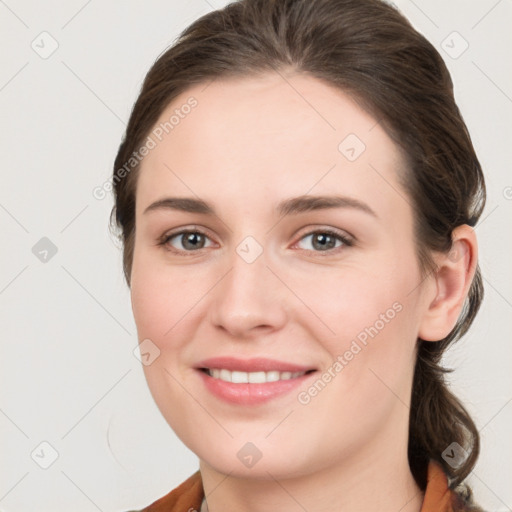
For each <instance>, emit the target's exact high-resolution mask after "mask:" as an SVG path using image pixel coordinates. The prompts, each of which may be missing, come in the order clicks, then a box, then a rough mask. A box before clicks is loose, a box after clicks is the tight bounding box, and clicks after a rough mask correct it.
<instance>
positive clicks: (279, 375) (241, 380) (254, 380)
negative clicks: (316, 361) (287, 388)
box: [200, 368, 316, 384]
mask: <svg viewBox="0 0 512 512" xmlns="http://www.w3.org/2000/svg"><path fill="white" fill-rule="evenodd" d="M200 370H201V371H202V372H204V373H206V374H207V375H209V376H210V377H212V378H214V379H218V380H222V381H224V382H231V383H233V384H265V383H267V382H277V381H280V380H291V379H298V378H299V377H303V376H304V375H308V374H310V373H312V372H314V371H316V370H307V371H302V372H279V371H268V372H264V371H259V372H242V371H237V370H233V371H231V370H227V369H225V368H200Z"/></svg>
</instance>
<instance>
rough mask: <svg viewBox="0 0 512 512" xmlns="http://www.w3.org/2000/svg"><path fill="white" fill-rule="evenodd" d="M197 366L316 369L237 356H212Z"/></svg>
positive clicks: (257, 369) (300, 370)
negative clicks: (238, 357)
mask: <svg viewBox="0 0 512 512" xmlns="http://www.w3.org/2000/svg"><path fill="white" fill-rule="evenodd" d="M196 368H198V369H200V368H210V369H212V368H225V369H226V370H230V371H240V372H276V371H277V372H292V373H293V372H307V371H308V370H316V368H314V367H312V366H304V365H299V364H294V363H288V362H285V361H277V360H276V359H268V358H266V357H255V358H252V359H237V358H235V357H229V356H225V357H212V358H210V359H205V360H204V361H201V362H200V363H198V364H197V366H196Z"/></svg>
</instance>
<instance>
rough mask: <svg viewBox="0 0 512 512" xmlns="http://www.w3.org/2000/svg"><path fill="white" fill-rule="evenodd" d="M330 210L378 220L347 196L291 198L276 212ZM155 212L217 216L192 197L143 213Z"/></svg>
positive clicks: (163, 202)
mask: <svg viewBox="0 0 512 512" xmlns="http://www.w3.org/2000/svg"><path fill="white" fill-rule="evenodd" d="M332 208H350V209H354V210H358V211H360V212H363V213H367V214H369V215H371V216H373V217H375V218H378V216H377V214H376V213H375V212H374V211H373V210H372V209H371V208H370V207H369V206H368V205H367V204H366V203H364V202H362V201H360V200H359V199H355V198H353V197H347V196H311V195H304V196H299V197H292V198H290V199H285V200H284V201H282V202H280V203H279V204H278V205H277V208H276V210H277V213H278V214H279V215H280V216H286V215H294V214H299V213H304V212H309V211H314V210H327V209H332ZM155 210H179V211H183V212H188V213H201V214H204V215H215V216H216V215H217V213H216V212H215V209H214V208H213V206H212V205H210V204H209V203H207V202H206V201H203V200H202V199H195V198H193V197H165V198H163V199H159V200H158V201H155V202H154V203H151V204H150V205H149V206H148V207H147V208H146V209H145V210H144V212H143V213H144V214H145V213H148V212H151V211H155Z"/></svg>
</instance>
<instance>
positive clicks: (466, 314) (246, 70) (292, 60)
mask: <svg viewBox="0 0 512 512" xmlns="http://www.w3.org/2000/svg"><path fill="white" fill-rule="evenodd" d="M284 69H293V70H296V71H298V72H301V73H304V74H308V75H310V76H312V77H315V78H317V79H321V80H323V81H324V82H325V83H327V84H330V85H332V86H335V87H337V88H339V89H341V90H343V91H345V92H347V93H348V94H350V95H351V96H352V97H353V98H354V99H355V100H356V101H357V102H358V103H359V104H360V105H361V106H362V107H363V108H365V109H366V110H367V111H369V112H370V113H372V114H373V115H374V116H375V117H376V118H377V119H378V120H379V121H380V123H381V124H382V126H383V127H384V128H385V129H386V131H387V133H388V134H389V135H390V136H391V137H392V138H393V140H394V141H395V142H396V143H397V144H398V146H399V147H401V148H402V150H403V153H404V155H405V156H406V160H407V163H408V171H407V173H406V175H405V176H402V177H401V179H402V180H403V185H404V187H405V189H406V190H407V192H408V194H409V200H410V202H411V203H412V205H413V207H414V211H415V229H416V245H417V253H418V261H419V263H420V267H421V271H422V275H423V276H424V277H425V276H427V275H428V274H429V273H430V272H435V271H436V269H435V266H434V264H433V260H432V258H431V251H442V252H445V253H446V252H448V251H449V250H450V248H451V243H452V238H451V237H452V231H453V229H454V228H455V227H457V226H459V225H462V224H469V225H470V226H475V224H476V222H477V220H478V219H479V217H480V215H481V213H482V210H483V208H484V205H485V197H486V193H485V183H484V178H483V174H482V169H481V167H480V163H479V161H478V159H477V156H476V154H475V151H474V148H473V145H472V142H471V139H470V136H469V133H468V131H467V128H466V125H465V123H464V121H463V118H462V116H461V114H460V112H459V109H458V107H457V105H456V104H455V100H454V95H453V84H452V81H451V78H450V74H449V72H448V70H447V68H446V65H445V63H444V62H443V60H442V58H441V56H440V55H439V53H438V52H437V50H436V49H435V48H434V47H433V46H432V45H431V44H430V43H429V42H428V41H427V40H426V39H425V37H423V36H422V35H421V34H419V33H418V32H417V31H416V30H414V28H413V27H412V26H411V24H410V23H409V22H408V20H407V19H406V18H405V17H404V16H402V15H401V14H400V13H399V12H398V11H397V10H396V9H395V8H393V7H392V6H390V5H388V4H386V3H384V2H383V1H380V0H240V1H238V2H233V3H231V4H229V5H227V6H226V7H225V8H223V9H220V10H217V11H213V12H210V13H208V14H206V15H204V16H202V17H201V18H199V19H198V20H196V21H195V22H194V23H193V24H192V25H190V26H189V27H188V28H187V29H186V30H184V31H183V33H182V34H181V35H180V37H179V38H178V40H177V41H176V42H175V43H174V44H173V45H172V47H171V48H169V49H168V50H167V51H165V52H164V53H163V54H162V55H161V56H160V57H159V58H158V59H157V60H156V62H155V63H154V64H153V66H152V67H151V69H150V70H149V72H148V74H147V76H146V78H145V80H144V83H143V85H142V89H141V92H140V95H139V97H138V99H137V101H136V103H135V105H134V107H133V110H132V113H131V116H130V119H129V122H128V126H127V129H126V135H125V137H124V139H123V141H122V143H121V145H120V147H119V151H118V154H117V157H116V159H115V164H114V176H113V185H114V194H115V206H114V208H113V210H112V216H111V221H112V225H114V219H115V224H117V226H118V227H119V228H120V230H121V238H122V242H123V246H124V252H123V267H124V273H125V277H126V281H127V283H128V285H129V286H130V274H131V265H132V257H133V246H134V233H135V193H136V186H137V171H138V166H134V168H133V170H132V171H131V172H129V173H127V174H126V176H124V177H123V178H122V179H120V177H119V174H118V173H116V169H117V170H119V169H120V168H122V167H123V166H124V165H125V164H126V162H128V161H129V159H130V157H131V156H132V155H133V154H134V152H135V151H136V150H137V149H138V148H139V147H140V146H141V145H142V144H143V141H144V140H145V139H146V138H147V136H148V134H149V133H150V131H151V129H152V128H153V126H154V125H155V123H156V122H157V120H158V118H159V117H160V115H161V113H162V111H163V110H164V109H165V108H166V107H167V106H168V105H169V103H170V102H171V101H172V100H173V99H174V98H176V97H177V96H178V95H179V94H180V93H183V92H184V91H186V90H187V88H189V87H190V86H192V85H195V84H199V83H206V82H208V81H210V80H213V79H215V78H218V77H248V76H251V75H254V74H258V73H263V72H268V71H278V72H279V71H280V70H284ZM482 298H483V286H482V278H481V274H480V269H479V267H478V265H477V268H476V273H475V277H474V279H473V282H472V284H471V288H470V291H469V294H468V297H467V298H466V301H465V304H464V307H463V311H462V313H461V315H460V317H459V320H458V322H457V324H456V326H455V327H454V329H453V330H452V332H451V333H450V334H449V335H448V336H447V337H446V338H445V339H443V340H441V341H438V342H426V341H423V340H421V339H418V356H417V360H416V366H415V372H414V381H413V389H412V398H411V409H410V422H409V445H408V457H409V465H410V468H411V472H412V474H413V476H414V478H415V480H416V482H417V483H418V486H419V487H420V488H421V489H422V490H425V488H426V480H427V467H428V463H429V461H430V459H433V460H435V461H438V462H439V463H440V464H441V465H442V467H443V468H444V470H445V472H446V473H447V474H448V476H449V477H450V480H451V482H450V486H451V487H452V488H454V487H455V486H456V485H457V484H459V483H460V482H462V481H463V479H464V478H465V477H466V476H467V475H468V474H469V472H470V471H471V470H472V469H473V467H474V465H475V463H476V459H477V457H478V453H479V446H480V443H479V434H478V430H477V428H476V426H475V424H474V422H473V420H472V419H471V416H470V415H469V413H468V412H467V411H466V409H465V408H464V406H463V405H462V404H461V402H460V401H459V400H458V399H457V398H456V397H455V396H454V395H453V394H452V393H451V391H450V390H449V389H448V386H447V384H446V383H445V380H444V374H445V373H446V372H448V371H452V370H448V369H445V368H443V367H442V366H441V365H440V361H441V356H442V354H443V353H444V351H445V350H446V348H447V347H448V346H449V345H450V344H451V343H452V342H454V341H456V340H457V339H458V338H460V337H461V336H462V335H463V334H464V333H465V332H466V331H467V330H468V328H469V326H470V325H471V323H472V322H473V319H474V317H475V315H476V313H477V311H478V309H479V307H480V303H481V301H482ZM453 442H457V443H459V444H460V445H461V446H462V447H463V448H464V449H465V450H466V451H467V452H468V453H469V456H468V457H467V458H466V460H465V461H464V462H463V463H461V464H460V465H459V466H458V467H456V468H454V467H452V466H451V465H450V464H448V463H447V462H446V461H445V459H444V458H443V456H442V453H443V452H444V450H445V449H446V448H447V447H448V446H449V445H450V444H451V443H453Z"/></svg>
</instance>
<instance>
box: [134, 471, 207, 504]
mask: <svg viewBox="0 0 512 512" xmlns="http://www.w3.org/2000/svg"><path fill="white" fill-rule="evenodd" d="M203 496H204V492H203V482H202V480H201V473H200V472H199V470H197V471H196V472H195V473H194V474H193V475H191V476H190V477H189V478H187V479H186V480H185V481H184V482H182V483H181V484H180V485H179V486H178V487H176V488H175V489H173V490H172V491H170V492H169V493H168V494H166V495H165V496H162V497H161V498H159V499H158V500H156V501H154V502H153V503H151V505H148V506H147V507H145V508H143V509H140V510H129V511H127V512H174V511H179V512H198V511H199V510H200V508H201V501H202V500H203Z"/></svg>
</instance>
